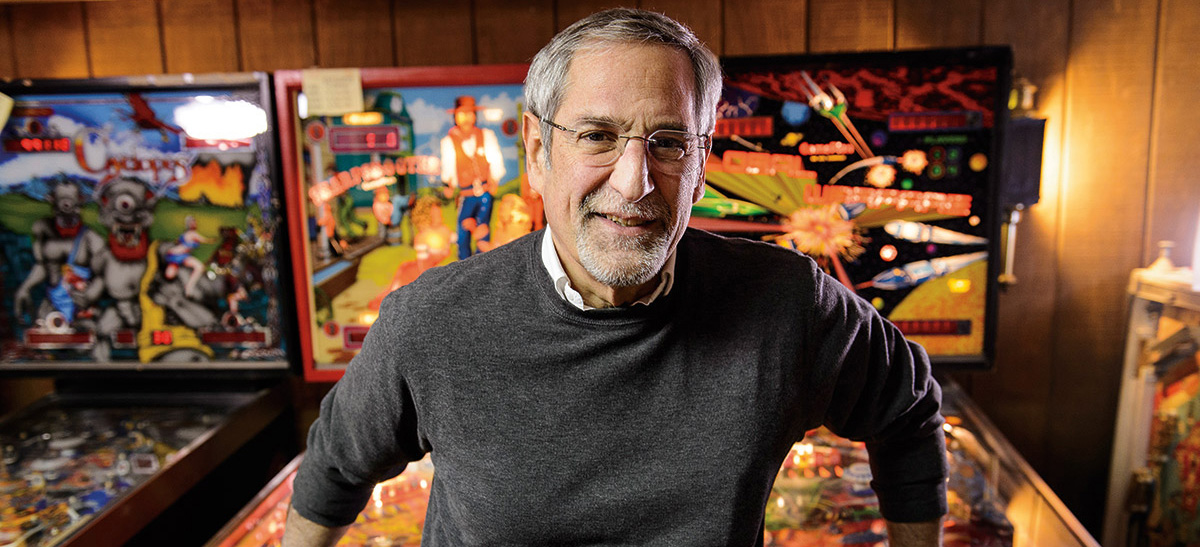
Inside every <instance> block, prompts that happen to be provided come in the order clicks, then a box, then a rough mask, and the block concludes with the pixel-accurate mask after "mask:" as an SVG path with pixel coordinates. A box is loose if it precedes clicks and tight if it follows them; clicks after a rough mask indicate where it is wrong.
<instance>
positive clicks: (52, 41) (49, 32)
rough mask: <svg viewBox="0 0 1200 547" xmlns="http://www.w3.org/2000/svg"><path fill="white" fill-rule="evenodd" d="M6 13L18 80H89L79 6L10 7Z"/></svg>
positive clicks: (63, 4) (80, 7) (66, 3)
mask: <svg viewBox="0 0 1200 547" xmlns="http://www.w3.org/2000/svg"><path fill="white" fill-rule="evenodd" d="M8 9H9V16H10V17H11V21H10V22H11V23H12V40H13V53H14V57H15V61H16V73H17V74H16V75H17V76H18V77H21V78H87V77H88V76H89V70H88V49H87V42H86V40H85V38H84V36H85V31H84V28H83V5H82V4H79V3H77V2H64V3H50V4H14V5H11V6H9V7H8Z"/></svg>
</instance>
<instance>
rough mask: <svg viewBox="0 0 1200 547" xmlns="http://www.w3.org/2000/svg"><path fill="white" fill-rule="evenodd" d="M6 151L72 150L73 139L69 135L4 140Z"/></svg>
mask: <svg viewBox="0 0 1200 547" xmlns="http://www.w3.org/2000/svg"><path fill="white" fill-rule="evenodd" d="M4 151H5V152H22V153H28V152H70V151H71V139H69V138H67V137H54V138H50V137H26V138H18V139H5V140H4Z"/></svg>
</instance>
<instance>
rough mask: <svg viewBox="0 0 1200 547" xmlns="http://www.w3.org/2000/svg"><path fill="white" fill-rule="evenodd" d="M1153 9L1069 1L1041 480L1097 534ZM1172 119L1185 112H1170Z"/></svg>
mask: <svg viewBox="0 0 1200 547" xmlns="http://www.w3.org/2000/svg"><path fill="white" fill-rule="evenodd" d="M1157 19H1158V0H1126V1H1122V2H1111V1H1108V0H1086V1H1079V0H1077V1H1075V2H1073V4H1072V12H1071V30H1070V36H1071V39H1070V63H1069V65H1068V67H1067V95H1066V123H1067V126H1066V133H1065V142H1066V143H1067V147H1066V161H1067V165H1068V166H1069V168H1068V169H1067V171H1066V172H1065V176H1064V181H1063V190H1062V197H1061V204H1062V217H1061V219H1060V231H1059V239H1060V244H1059V250H1058V253H1059V257H1060V258H1059V283H1058V309H1057V313H1056V317H1055V324H1056V325H1057V328H1056V332H1055V339H1056V340H1055V347H1054V353H1053V356H1054V360H1055V365H1054V379H1053V388H1052V392H1051V397H1050V405H1049V408H1048V410H1049V411H1048V413H1047V415H1048V416H1050V417H1051V418H1050V420H1051V421H1050V423H1049V435H1048V438H1049V442H1050V444H1049V451H1048V458H1047V459H1048V461H1047V465H1045V466H1043V469H1044V471H1045V472H1044V473H1043V475H1044V478H1045V479H1046V482H1047V483H1049V485H1050V486H1051V487H1052V488H1054V489H1055V490H1056V491H1058V492H1059V493H1060V494H1061V497H1062V499H1063V501H1064V502H1066V504H1067V505H1068V506H1069V507H1071V508H1072V510H1073V511H1074V512H1075V514H1076V516H1078V517H1079V520H1080V521H1081V522H1082V523H1083V524H1084V525H1085V526H1087V527H1088V528H1089V529H1090V530H1092V532H1093V533H1094V534H1097V535H1098V534H1099V533H1100V524H1101V522H1100V521H1101V520H1102V516H1103V512H1104V507H1103V505H1104V501H1105V489H1106V488H1107V481H1106V480H1104V477H1106V476H1107V469H1108V464H1109V460H1110V457H1111V443H1112V435H1113V425H1114V424H1115V411H1116V406H1117V405H1116V401H1117V394H1118V388H1119V383H1120V376H1121V362H1122V357H1123V355H1122V354H1123V347H1122V346H1123V342H1124V325H1125V317H1126V314H1127V311H1128V310H1127V307H1128V306H1127V303H1128V297H1127V295H1126V294H1125V287H1126V284H1127V282H1128V280H1129V273H1130V271H1131V270H1132V269H1133V268H1135V267H1138V266H1140V265H1142V264H1141V257H1142V252H1141V244H1142V241H1143V239H1144V234H1143V232H1142V230H1143V220H1144V218H1143V215H1144V207H1145V203H1146V188H1147V168H1148V161H1147V151H1148V148H1149V134H1150V119H1151V110H1150V106H1151V101H1150V100H1149V99H1150V98H1151V97H1152V96H1153V81H1154V59H1155V41H1156V39H1155V32H1156V24H1157ZM1180 108H1190V106H1188V105H1180Z"/></svg>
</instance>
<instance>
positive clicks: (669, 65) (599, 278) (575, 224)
mask: <svg viewBox="0 0 1200 547" xmlns="http://www.w3.org/2000/svg"><path fill="white" fill-rule="evenodd" d="M693 81H694V80H693V76H692V68H691V63H690V62H689V60H688V58H687V56H686V55H685V54H684V53H683V52H681V51H678V50H676V49H673V48H668V47H665V46H660V45H640V44H619V45H605V46H601V47H596V48H592V49H584V50H582V51H580V52H579V53H578V54H577V55H576V57H575V59H574V60H573V61H572V62H571V65H570V70H569V71H568V73H567V87H566V93H565V95H564V97H563V101H562V104H561V106H560V107H559V110H558V112H557V113H555V114H553V121H554V122H555V123H557V124H559V125H562V126H565V127H568V128H571V129H577V130H588V129H606V130H611V131H613V132H616V133H618V134H621V135H637V136H646V135H649V134H650V133H652V132H654V131H655V130H658V129H677V130H684V131H689V132H692V133H696V132H698V127H697V122H696V119H695V109H694V105H695V101H696V97H695V91H694V85H693ZM547 115H548V116H549V115H550V114H547ZM525 125H526V128H527V129H526V146H527V149H528V150H529V151H530V154H531V156H532V157H533V158H535V159H534V160H533V161H530V163H529V176H530V184H531V185H532V186H533V188H534V190H537V191H538V192H540V193H541V194H542V198H543V200H544V201H545V206H546V207H545V211H546V221H547V222H548V223H549V225H550V227H551V229H552V231H553V234H554V243H555V246H556V248H557V249H558V253H559V256H560V258H561V259H562V261H563V266H564V268H565V269H566V270H567V272H568V273H569V274H572V281H575V282H579V281H580V280H577V279H576V276H577V275H579V274H583V273H586V276H587V278H585V279H583V283H585V284H586V283H599V284H600V285H604V286H607V287H636V286H639V285H642V284H645V283H647V282H649V281H650V280H652V279H654V278H655V276H656V275H657V274H658V273H659V272H660V271H661V270H662V266H663V264H664V262H665V261H666V258H667V256H669V254H670V253H671V252H672V251H673V250H674V248H675V245H676V244H677V243H678V242H679V238H680V237H681V236H682V235H683V230H684V228H685V227H686V226H687V222H688V218H689V216H690V214H691V206H692V204H694V203H695V202H696V201H697V200H699V199H700V197H701V196H702V195H703V184H702V182H703V165H704V153H703V152H700V151H697V152H696V153H693V154H690V155H688V156H686V157H684V159H683V160H682V161H684V162H685V163H686V167H685V168H684V169H683V171H682V173H676V174H673V175H666V174H664V173H663V172H662V171H661V170H659V169H658V168H657V166H656V163H655V160H654V159H652V158H650V157H649V156H647V154H646V148H645V145H644V142H643V141H641V140H636V139H634V140H631V141H629V142H628V143H627V144H626V145H625V150H624V152H623V153H622V155H621V156H620V157H619V158H618V159H617V161H616V163H614V164H612V165H608V166H604V167H596V166H593V165H588V164H587V162H586V161H585V159H584V158H582V157H581V154H580V153H579V150H578V148H577V147H575V146H574V145H573V143H574V141H575V139H576V134H574V133H569V132H564V131H559V130H554V131H555V132H556V133H557V134H556V135H555V136H554V138H553V146H552V147H551V148H549V149H547V148H545V147H544V146H543V145H542V141H541V137H540V135H541V133H540V128H539V126H538V122H537V118H536V117H533V116H532V115H531V114H526V118H525ZM541 154H550V155H551V160H552V161H551V165H552V167H551V168H547V167H546V166H545V164H544V163H543V162H542V161H541V160H542V157H541Z"/></svg>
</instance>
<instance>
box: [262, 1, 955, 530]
mask: <svg viewBox="0 0 1200 547" xmlns="http://www.w3.org/2000/svg"><path fill="white" fill-rule="evenodd" d="M720 86H721V78H720V70H719V68H718V66H717V64H716V61H715V59H714V57H713V56H712V54H711V53H710V52H708V50H707V49H705V48H704V47H703V45H702V44H700V43H699V41H698V40H696V38H695V36H693V35H692V34H691V33H690V32H689V31H687V29H686V28H684V27H682V26H681V25H679V24H678V23H676V22H674V21H672V20H670V19H667V18H665V17H663V16H661V15H658V14H653V13H649V12H643V11H637V10H625V9H619V10H611V11H606V12H601V13H599V14H595V15H593V16H591V17H589V18H587V19H584V20H583V21H580V22H579V23H576V24H575V25H573V26H571V27H570V28H568V29H566V30H564V31H563V32H562V33H560V34H559V35H558V36H556V37H555V39H554V40H553V41H552V42H551V43H550V44H549V45H548V46H546V48H544V49H543V50H542V51H541V52H540V53H539V54H538V55H537V57H535V58H534V61H533V64H532V66H531V67H530V71H529V76H528V77H527V79H526V103H527V108H528V113H527V114H526V116H525V124H524V129H523V131H524V139H525V145H526V149H527V151H528V153H529V158H530V161H529V164H528V171H529V177H530V182H531V184H532V185H533V186H534V188H535V189H536V190H538V191H539V192H540V193H541V194H542V195H543V197H544V199H545V204H546V218H547V224H548V228H547V229H546V230H544V231H540V232H535V233H533V234H531V235H530V236H526V237H524V238H521V239H518V240H516V241H513V242H511V243H509V244H508V245H505V246H503V247H501V248H499V249H496V250H494V251H491V252H489V253H486V254H484V255H483V256H482V257H480V258H478V259H472V260H468V261H462V262H457V263H455V264H452V265H450V266H446V267H442V268H435V269H433V270H430V271H428V272H426V273H425V274H424V275H423V276H422V277H421V278H419V279H418V280H417V281H415V282H414V283H412V284H410V285H408V286H406V287H405V288H403V289H401V290H398V291H396V292H395V293H393V294H392V295H391V296H389V297H388V298H387V299H386V300H385V301H384V304H383V308H382V309H381V310H380V319H379V321H378V322H376V323H375V325H374V327H373V328H372V330H371V331H370V333H369V334H368V335H367V340H366V342H365V344H364V347H363V350H362V353H361V354H360V355H359V356H358V357H357V358H356V359H355V360H354V362H353V363H351V365H350V367H349V368H348V370H347V373H346V376H345V377H344V378H343V379H342V380H341V382H340V383H339V384H338V385H337V386H335V387H334V389H333V390H332V391H331V392H330V394H329V395H328V396H327V397H326V399H325V400H324V401H323V402H322V405H321V416H320V418H319V419H318V420H317V422H316V423H315V424H314V425H313V428H312V430H311V432H310V433H309V451H308V455H307V457H306V458H305V460H304V462H303V464H302V466H301V469H300V471H299V473H298V474H297V476H296V480H295V483H294V488H295V491H294V496H293V508H292V510H291V512H290V514H289V520H288V528H287V533H286V535H285V541H284V544H285V545H289V546H296V545H328V544H332V543H333V542H334V541H335V540H336V538H337V537H338V536H339V535H340V533H341V532H342V530H343V529H341V528H339V527H342V526H346V525H348V524H349V523H351V522H352V521H353V519H354V517H355V516H356V514H357V513H358V511H359V510H360V509H361V508H362V507H363V505H364V504H365V502H366V500H367V499H368V496H369V495H370V493H371V489H372V486H373V485H374V484H375V482H376V481H380V480H383V479H386V478H388V477H391V476H394V475H395V474H397V473H399V472H400V471H401V470H403V468H404V465H405V462H406V461H411V460H415V459H417V458H419V457H421V456H422V455H423V454H424V453H426V452H432V457H433V462H434V466H435V467H436V469H437V471H436V476H435V478H434V481H433V486H432V493H431V497H430V502H429V510H428V514H427V518H426V522H425V530H424V536H423V540H424V542H425V544H427V545H580V544H589V545H591V544H596V545H756V544H761V543H762V541H763V533H762V529H763V515H764V506H765V504H766V501H767V497H768V495H769V493H770V489H771V483H772V481H773V479H774V476H775V473H776V471H777V470H778V468H779V465H780V463H781V461H782V459H783V457H784V455H785V454H786V453H787V451H788V449H789V448H790V447H791V446H792V444H793V443H794V442H795V441H798V440H799V439H801V438H802V437H803V435H804V432H805V431H808V430H810V429H812V428H815V427H817V426H819V425H821V424H825V425H828V426H829V427H831V428H832V429H833V430H834V431H836V432H839V433H841V434H843V435H846V436H849V437H851V438H856V439H862V440H865V441H866V442H867V446H868V450H869V451H870V455H871V466H872V468H873V471H874V482H873V486H874V487H875V490H876V492H877V493H878V496H879V500H880V508H881V511H882V512H883V514H884V516H885V517H886V518H887V519H888V520H889V533H890V535H891V538H892V543H891V544H892V545H935V544H937V543H938V542H939V539H940V526H939V521H940V518H941V515H942V514H943V513H944V512H945V509H946V506H945V503H946V502H945V480H946V466H945V460H944V444H943V440H942V435H941V424H942V420H941V416H940V415H939V406H940V405H939V399H940V391H939V388H938V386H937V384H936V382H934V380H933V379H932V378H931V377H930V372H929V365H928V361H927V358H926V356H925V354H924V352H923V351H922V350H921V349H920V348H919V347H918V346H915V345H911V344H909V343H907V342H905V341H904V339H903V338H902V337H901V336H900V334H899V333H898V332H897V331H896V329H895V328H894V327H892V326H891V325H890V324H889V323H887V322H886V321H885V320H883V319H882V318H881V317H880V316H879V315H878V314H877V313H876V312H875V311H874V309H873V308H871V307H870V306H869V305H867V304H866V303H864V302H862V301H861V300H860V299H858V298H857V297H855V296H854V295H852V294H850V293H849V292H848V291H846V290H844V289H843V288H842V287H841V286H840V285H839V284H838V283H837V282H836V280H833V279H832V278H830V277H828V276H826V275H824V274H823V273H821V272H820V270H819V269H817V267H816V266H815V265H814V263H813V261H812V260H810V259H808V258H806V257H804V256H802V255H799V254H797V253H794V252H792V251H790V250H787V249H783V248H781V247H778V246H772V245H767V244H764V243H760V242H751V241H745V240H734V239H725V238H721V237H718V236H714V235H711V234H706V233H703V232H699V231H695V230H689V229H687V228H686V226H687V222H688V217H689V210H690V207H691V205H692V204H693V203H695V202H696V201H697V200H698V199H699V198H700V197H701V195H702V193H703V188H702V185H703V165H704V161H705V158H706V155H707V147H708V143H709V136H710V135H711V133H712V130H713V127H714V123H715V121H714V118H715V110H716V108H715V107H716V102H717V99H718V97H719V93H720ZM462 322H471V324H473V325H475V326H476V328H474V329H471V330H470V331H469V332H463V331H462V330H461V329H457V328H455V326H456V325H459V324H461V323H462Z"/></svg>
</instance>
